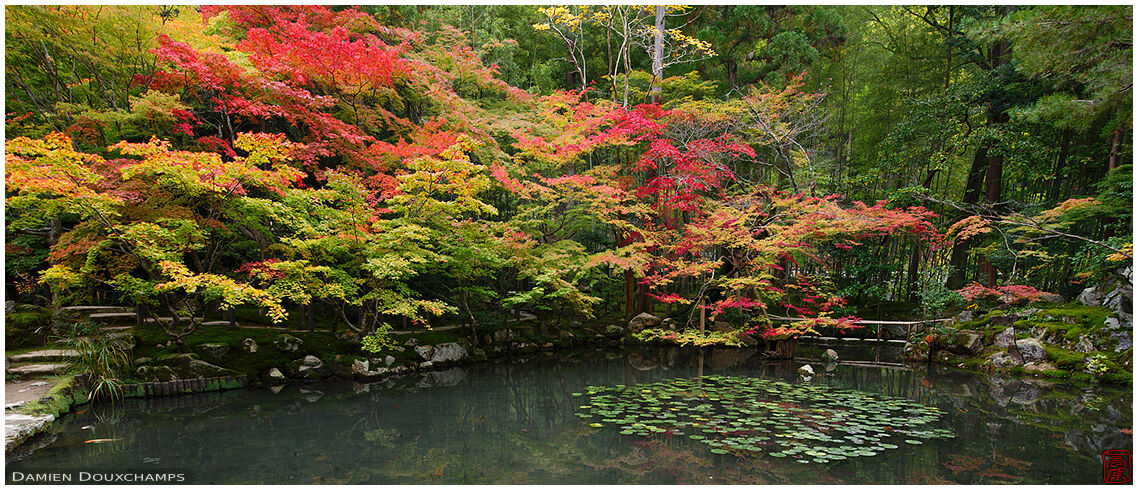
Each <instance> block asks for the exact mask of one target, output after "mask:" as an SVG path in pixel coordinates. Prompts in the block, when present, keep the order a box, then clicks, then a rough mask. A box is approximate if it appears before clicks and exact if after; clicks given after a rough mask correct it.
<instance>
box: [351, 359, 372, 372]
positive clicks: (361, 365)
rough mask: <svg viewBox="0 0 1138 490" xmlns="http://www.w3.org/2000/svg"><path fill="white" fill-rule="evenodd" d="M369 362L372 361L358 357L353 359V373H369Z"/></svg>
mask: <svg viewBox="0 0 1138 490" xmlns="http://www.w3.org/2000/svg"><path fill="white" fill-rule="evenodd" d="M369 364H370V363H369V362H368V361H366V360H363V361H361V360H359V359H356V360H355V361H352V374H359V375H367V374H368V368H369Z"/></svg>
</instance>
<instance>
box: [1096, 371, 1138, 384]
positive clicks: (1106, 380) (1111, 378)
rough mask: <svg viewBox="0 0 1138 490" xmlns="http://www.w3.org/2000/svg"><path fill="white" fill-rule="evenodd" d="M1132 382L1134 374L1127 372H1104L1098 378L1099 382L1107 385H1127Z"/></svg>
mask: <svg viewBox="0 0 1138 490" xmlns="http://www.w3.org/2000/svg"><path fill="white" fill-rule="evenodd" d="M1133 382H1134V375H1133V374H1132V373H1128V372H1118V373H1106V374H1104V375H1102V377H1100V378H1099V383H1102V384H1109V385H1129V384H1132V383H1133Z"/></svg>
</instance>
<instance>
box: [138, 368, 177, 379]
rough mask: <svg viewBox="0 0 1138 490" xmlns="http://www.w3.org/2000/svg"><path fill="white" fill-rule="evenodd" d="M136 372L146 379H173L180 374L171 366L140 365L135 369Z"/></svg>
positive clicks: (140, 377)
mask: <svg viewBox="0 0 1138 490" xmlns="http://www.w3.org/2000/svg"><path fill="white" fill-rule="evenodd" d="M134 374H135V375H137V376H138V378H139V379H144V380H146V381H173V380H175V379H178V375H177V374H175V373H174V369H173V368H171V367H170V366H139V367H138V369H136V370H135V371H134Z"/></svg>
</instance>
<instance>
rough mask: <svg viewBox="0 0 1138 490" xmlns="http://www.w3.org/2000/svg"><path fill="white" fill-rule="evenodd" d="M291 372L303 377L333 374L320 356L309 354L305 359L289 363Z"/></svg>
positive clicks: (322, 376)
mask: <svg viewBox="0 0 1138 490" xmlns="http://www.w3.org/2000/svg"><path fill="white" fill-rule="evenodd" d="M289 372H291V373H292V374H293V375H295V376H297V377H299V378H302V379H309V380H312V379H322V378H327V377H329V376H331V375H332V370H331V369H328V367H327V366H325V365H324V361H321V360H320V358H318V357H316V356H313V355H307V356H304V358H303V359H299V360H296V361H292V362H291V363H289Z"/></svg>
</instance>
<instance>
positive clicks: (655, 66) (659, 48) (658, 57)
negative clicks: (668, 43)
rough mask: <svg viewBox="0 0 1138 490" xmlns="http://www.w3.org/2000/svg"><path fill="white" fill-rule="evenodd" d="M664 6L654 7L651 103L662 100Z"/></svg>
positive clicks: (657, 102)
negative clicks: (654, 36)
mask: <svg viewBox="0 0 1138 490" xmlns="http://www.w3.org/2000/svg"><path fill="white" fill-rule="evenodd" d="M663 82H664V6H663V5H657V6H656V39H655V43H654V45H653V48H652V103H653V104H659V103H660V100H661V99H663V94H664V87H663V86H662V85H661V84H662V83H663Z"/></svg>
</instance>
